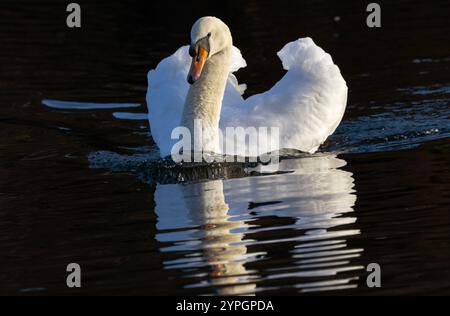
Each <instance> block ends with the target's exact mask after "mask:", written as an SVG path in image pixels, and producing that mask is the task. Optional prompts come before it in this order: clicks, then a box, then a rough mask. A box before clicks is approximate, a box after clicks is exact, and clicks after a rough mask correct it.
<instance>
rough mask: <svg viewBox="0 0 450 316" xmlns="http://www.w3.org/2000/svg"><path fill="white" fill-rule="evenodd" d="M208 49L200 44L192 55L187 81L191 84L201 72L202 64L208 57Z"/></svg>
mask: <svg viewBox="0 0 450 316" xmlns="http://www.w3.org/2000/svg"><path fill="white" fill-rule="evenodd" d="M208 55H209V53H208V51H207V50H206V49H204V48H203V47H201V46H198V49H197V52H196V55H195V56H194V57H192V64H191V69H190V70H189V74H188V78H187V80H188V82H189V83H190V84H193V83H194V82H196V81H197V80H198V79H199V78H200V75H201V74H202V70H203V66H205V62H206V59H207V58H208Z"/></svg>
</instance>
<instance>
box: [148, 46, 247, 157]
mask: <svg viewBox="0 0 450 316" xmlns="http://www.w3.org/2000/svg"><path fill="white" fill-rule="evenodd" d="M190 64H191V57H190V56H189V46H183V47H181V48H179V49H178V50H177V51H176V52H175V53H174V54H173V55H171V56H169V57H167V58H165V59H163V60H162V61H161V62H160V63H159V64H158V65H157V67H156V68H155V69H152V70H150V71H149V73H148V76H147V77H148V90H147V107H148V118H149V122H150V129H151V133H152V137H153V139H154V141H155V142H156V144H157V145H158V147H159V150H160V154H161V156H162V157H164V156H167V155H169V154H170V151H171V149H172V146H173V145H174V143H175V142H176V141H177V140H171V133H172V130H173V129H174V128H175V127H177V126H179V124H180V122H181V115H182V113H183V106H184V101H185V99H186V95H187V92H188V90H189V84H188V83H187V80H186V78H187V74H188V71H189V67H190ZM246 65H247V64H246V62H245V60H244V59H243V58H242V55H241V52H240V51H239V49H237V48H236V47H233V49H232V60H231V65H230V77H229V79H228V82H227V87H226V91H225V97H224V100H228V104H229V105H230V106H231V105H235V104H236V102H237V103H239V102H242V100H243V99H242V96H241V95H242V94H243V93H244V91H245V88H246V87H245V85H239V84H238V83H237V79H236V77H234V75H232V74H231V73H232V72H234V71H237V70H238V69H239V68H242V67H245V66H246ZM233 108H234V106H233Z"/></svg>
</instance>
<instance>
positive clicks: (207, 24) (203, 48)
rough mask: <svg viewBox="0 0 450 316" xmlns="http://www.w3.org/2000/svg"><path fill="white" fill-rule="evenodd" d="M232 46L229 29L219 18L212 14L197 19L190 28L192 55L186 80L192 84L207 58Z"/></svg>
mask: <svg viewBox="0 0 450 316" xmlns="http://www.w3.org/2000/svg"><path fill="white" fill-rule="evenodd" d="M232 46H233V40H232V38H231V32H230V29H229V28H228V26H227V25H226V24H225V23H223V22H222V21H221V20H220V19H218V18H216V17H212V16H205V17H203V18H200V19H198V20H197V22H195V23H194V25H193V26H192V30H191V46H190V48H189V54H190V55H191V56H192V65H191V70H190V71H189V74H188V82H189V83H190V84H193V83H194V82H195V81H197V80H198V79H199V78H200V76H201V74H202V70H203V66H204V65H205V63H206V62H207V60H208V58H210V57H212V56H214V55H216V54H218V53H221V52H222V51H223V50H225V49H228V48H230V47H232Z"/></svg>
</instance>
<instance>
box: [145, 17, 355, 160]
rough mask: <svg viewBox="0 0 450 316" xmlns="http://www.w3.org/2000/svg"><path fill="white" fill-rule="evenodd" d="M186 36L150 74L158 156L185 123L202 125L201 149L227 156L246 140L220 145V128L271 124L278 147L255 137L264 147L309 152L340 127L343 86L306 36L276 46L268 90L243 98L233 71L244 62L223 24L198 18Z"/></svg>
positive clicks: (328, 61)
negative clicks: (276, 77)
mask: <svg viewBox="0 0 450 316" xmlns="http://www.w3.org/2000/svg"><path fill="white" fill-rule="evenodd" d="M191 41H192V42H191V46H190V47H189V46H184V47H181V48H180V49H178V50H177V51H176V52H175V53H174V54H173V55H172V56H169V57H168V58H165V59H163V60H162V61H161V62H160V63H159V64H158V66H157V67H156V69H154V70H150V72H149V73H148V90H147V106H148V110H149V121H150V128H151V133H152V137H153V139H154V140H155V142H156V144H157V145H158V147H159V149H160V154H161V156H162V157H165V156H167V155H169V154H170V153H171V150H172V146H173V145H174V144H175V143H176V142H177V141H178V140H177V139H175V140H174V139H171V134H172V130H173V129H174V128H175V127H177V126H185V127H187V128H189V129H190V130H191V131H192V132H193V130H194V120H196V119H201V120H202V124H203V128H204V129H207V131H206V132H205V133H204V135H203V150H204V151H212V152H216V153H224V154H229V155H234V154H242V148H245V144H237V146H236V148H235V149H234V148H222V147H221V146H220V144H221V143H220V141H219V140H220V135H219V132H218V131H219V127H220V130H222V131H225V129H226V127H238V126H240V127H243V128H248V127H255V128H259V127H269V128H270V127H277V128H279V143H278V144H276V148H275V147H274V145H272V143H271V142H270V139H259V142H260V144H261V143H265V144H266V145H267V144H268V146H269V147H270V148H269V150H270V151H272V150H278V149H283V148H292V149H297V150H300V151H304V152H309V153H313V152H315V151H316V150H317V149H318V147H319V146H320V145H321V144H322V143H323V142H324V141H325V140H326V138H327V137H328V136H329V135H331V134H332V133H333V132H334V130H335V129H336V127H337V126H338V125H339V123H340V121H341V119H342V116H343V114H344V110H345V107H346V103H347V85H346V83H345V80H344V78H343V77H342V75H341V73H340V71H339V68H338V67H337V66H336V65H335V64H334V63H333V61H332V59H331V56H330V55H329V54H327V53H325V52H324V51H323V50H322V49H321V48H320V47H318V46H317V45H315V43H314V42H313V41H312V39H310V38H301V39H298V40H297V41H294V42H291V43H288V44H287V45H286V46H285V47H284V48H283V49H282V50H281V51H279V52H278V56H279V58H280V59H281V61H282V64H283V68H284V69H285V70H287V73H286V74H285V75H284V76H283V78H282V79H281V80H280V81H279V82H278V83H276V84H275V86H273V87H272V88H271V89H270V90H269V91H266V92H264V93H262V94H258V95H254V96H251V97H249V98H248V99H246V100H244V99H243V98H242V94H243V92H244V90H245V85H238V82H237V79H236V77H235V76H234V75H233V74H232V73H233V72H235V71H237V70H238V69H240V68H242V67H245V66H246V62H245V60H244V59H243V58H242V56H241V53H240V51H239V49H237V48H236V47H234V46H233V43H232V37H231V33H230V30H229V28H228V27H227V26H226V25H225V23H223V22H222V21H221V20H219V19H218V18H215V17H203V18H200V19H199V20H198V21H197V22H195V24H194V26H193V27H192V31H191ZM189 55H192V56H193V57H192V65H191V68H189V67H190V64H191V60H190V57H189ZM186 78H188V80H186ZM187 81H189V82H190V83H191V85H190V86H189V84H188V82H187ZM268 137H269V136H268ZM244 143H245V139H244ZM247 145H248V144H247ZM223 147H225V146H223ZM262 148H265V149H267V147H262ZM256 151H257V154H258V155H259V154H263V152H261V150H259V149H256ZM253 152H254V151H253Z"/></svg>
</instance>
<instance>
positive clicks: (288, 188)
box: [225, 155, 356, 227]
mask: <svg viewBox="0 0 450 316" xmlns="http://www.w3.org/2000/svg"><path fill="white" fill-rule="evenodd" d="M345 164H346V162H345V161H344V160H342V159H339V158H337V157H336V156H334V155H328V156H315V157H309V158H302V159H287V160H282V161H281V162H280V164H279V165H277V166H276V167H277V168H278V170H280V171H292V172H291V173H287V174H284V175H282V176H280V175H273V176H272V175H268V176H263V177H248V178H242V179H230V180H227V181H225V194H226V196H228V195H229V192H230V193H231V192H233V193H234V195H235V197H236V199H233V200H238V201H241V200H242V201H248V200H249V199H251V200H252V201H253V202H255V203H264V202H267V201H270V200H271V198H272V197H273V199H276V200H281V201H283V203H282V204H281V205H280V204H268V205H263V206H261V207H258V208H257V210H258V212H262V213H263V214H264V215H276V216H290V217H296V218H300V219H304V218H303V217H305V218H314V220H317V221H318V220H319V218H321V219H323V220H327V221H328V220H329V225H330V227H332V226H336V225H340V224H341V223H339V220H337V219H336V217H337V215H339V214H343V213H347V212H352V211H353V206H354V204H355V201H356V195H354V194H352V192H354V190H353V186H354V183H353V181H354V180H353V176H352V174H351V173H350V172H347V171H344V170H341V169H338V168H341V167H343V166H345ZM256 171H258V172H262V173H264V172H271V171H273V170H272V167H271V165H267V166H259V167H258V168H256ZM229 204H230V208H232V209H235V208H240V207H244V204H241V205H235V204H233V203H231V202H229ZM345 220H353V219H349V218H347V219H345ZM303 223H306V222H305V221H300V224H301V225H303ZM306 225H307V226H308V225H309V223H306ZM321 225H324V222H321Z"/></svg>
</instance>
